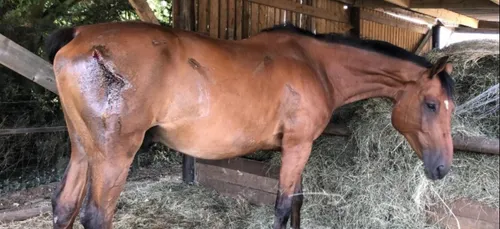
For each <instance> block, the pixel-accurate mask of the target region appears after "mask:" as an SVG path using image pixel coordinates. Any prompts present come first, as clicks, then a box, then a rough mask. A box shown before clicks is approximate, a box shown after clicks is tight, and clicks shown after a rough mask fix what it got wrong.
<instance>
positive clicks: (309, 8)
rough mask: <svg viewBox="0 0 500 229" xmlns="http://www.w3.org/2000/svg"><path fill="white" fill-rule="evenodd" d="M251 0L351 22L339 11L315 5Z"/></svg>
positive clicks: (310, 14)
mask: <svg viewBox="0 0 500 229" xmlns="http://www.w3.org/2000/svg"><path fill="white" fill-rule="evenodd" d="M248 1H249V2H253V3H257V4H261V5H266V6H271V7H276V8H280V9H283V10H290V11H293V12H296V13H301V14H307V15H309V16H313V17H318V18H323V19H328V20H332V21H338V22H343V23H349V19H348V18H346V17H344V16H342V15H340V14H339V13H337V12H334V11H330V10H326V9H322V8H316V7H313V6H308V5H302V4H300V3H296V2H292V1H286V0H248Z"/></svg>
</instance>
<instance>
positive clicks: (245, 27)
mask: <svg viewBox="0 0 500 229" xmlns="http://www.w3.org/2000/svg"><path fill="white" fill-rule="evenodd" d="M241 10H242V11H243V17H242V20H241V38H248V36H249V34H248V31H249V29H250V26H249V23H250V12H249V10H250V3H249V2H248V0H243V7H242V9H241Z"/></svg>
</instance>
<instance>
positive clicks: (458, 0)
mask: <svg viewBox="0 0 500 229" xmlns="http://www.w3.org/2000/svg"><path fill="white" fill-rule="evenodd" d="M492 7H498V6H496V5H495V4H493V3H491V2H490V0H475V1H466V0H411V3H410V6H409V8H433V9H438V8H442V9H471V8H473V9H491V8H492Z"/></svg>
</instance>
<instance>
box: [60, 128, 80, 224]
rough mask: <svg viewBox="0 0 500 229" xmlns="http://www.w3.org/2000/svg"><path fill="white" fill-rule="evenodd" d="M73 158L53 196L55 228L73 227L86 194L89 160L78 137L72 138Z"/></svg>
mask: <svg viewBox="0 0 500 229" xmlns="http://www.w3.org/2000/svg"><path fill="white" fill-rule="evenodd" d="M70 139H71V158H70V161H69V164H68V166H67V168H66V171H65V172H64V176H63V178H62V180H61V182H59V184H58V186H57V188H56V190H55V192H54V194H53V196H52V210H53V221H54V223H53V225H54V228H72V227H73V222H74V221H75V218H76V215H77V213H78V209H79V208H80V206H81V203H82V200H83V197H84V196H85V191H86V189H85V186H86V183H87V169H88V160H87V155H86V153H85V151H84V150H83V147H81V145H80V142H78V139H74V138H71V137H70Z"/></svg>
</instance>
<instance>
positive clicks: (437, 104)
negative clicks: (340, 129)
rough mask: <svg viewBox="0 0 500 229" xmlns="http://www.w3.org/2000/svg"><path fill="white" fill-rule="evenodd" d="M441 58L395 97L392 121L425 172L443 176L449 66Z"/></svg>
mask: <svg viewBox="0 0 500 229" xmlns="http://www.w3.org/2000/svg"><path fill="white" fill-rule="evenodd" d="M447 60H448V57H442V58H441V59H439V60H438V61H437V62H436V64H434V65H433V66H432V67H431V68H429V69H428V70H427V71H425V72H424V73H423V74H422V77H421V78H420V79H419V80H418V81H417V82H414V83H411V84H409V85H408V86H407V87H406V88H405V90H404V91H402V92H401V93H400V94H399V96H398V97H397V98H396V104H395V106H394V110H393V112H392V124H393V126H394V128H395V129H396V130H398V131H399V132H400V133H401V134H402V135H404V137H405V138H406V139H407V140H408V142H409V143H410V145H411V147H412V148H413V150H415V152H416V153H417V155H418V157H419V158H420V159H421V160H422V161H423V162H424V167H425V170H426V175H427V177H428V178H430V179H432V180H436V179H441V178H443V177H444V176H445V175H446V174H447V173H448V171H449V170H450V167H451V162H452V159H453V142H452V138H451V115H452V112H453V110H454V108H455V104H454V102H453V99H452V96H453V95H452V94H453V80H452V79H451V77H450V75H449V74H451V70H452V66H451V64H449V63H447Z"/></svg>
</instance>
